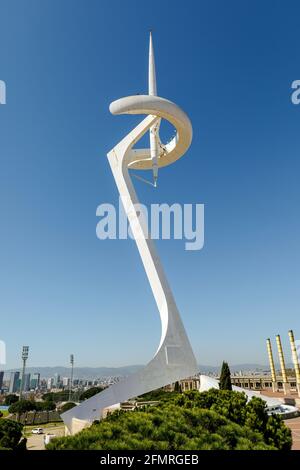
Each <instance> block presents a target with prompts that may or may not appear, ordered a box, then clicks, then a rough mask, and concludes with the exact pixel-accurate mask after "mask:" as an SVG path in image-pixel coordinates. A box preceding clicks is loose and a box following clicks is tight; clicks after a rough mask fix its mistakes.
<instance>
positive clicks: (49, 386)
mask: <svg viewBox="0 0 300 470" xmlns="http://www.w3.org/2000/svg"><path fill="white" fill-rule="evenodd" d="M53 383H54V380H53V377H50V378H49V379H48V380H47V390H51V389H52V388H53Z"/></svg>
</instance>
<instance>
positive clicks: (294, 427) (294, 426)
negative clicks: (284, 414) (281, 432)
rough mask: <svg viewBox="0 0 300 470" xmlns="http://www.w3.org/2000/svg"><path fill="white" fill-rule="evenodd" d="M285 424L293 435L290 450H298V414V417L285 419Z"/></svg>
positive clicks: (299, 438) (299, 428) (299, 427)
mask: <svg viewBox="0 0 300 470" xmlns="http://www.w3.org/2000/svg"><path fill="white" fill-rule="evenodd" d="M285 424H286V425H287V426H288V427H289V428H290V429H291V431H292V436H293V447H292V450H300V416H299V417H298V418H292V419H286V420H285Z"/></svg>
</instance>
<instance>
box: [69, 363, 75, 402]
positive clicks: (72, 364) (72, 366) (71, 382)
mask: <svg viewBox="0 0 300 470" xmlns="http://www.w3.org/2000/svg"><path fill="white" fill-rule="evenodd" d="M70 363H71V380H70V387H69V401H71V396H72V385H73V369H74V354H71V355H70Z"/></svg>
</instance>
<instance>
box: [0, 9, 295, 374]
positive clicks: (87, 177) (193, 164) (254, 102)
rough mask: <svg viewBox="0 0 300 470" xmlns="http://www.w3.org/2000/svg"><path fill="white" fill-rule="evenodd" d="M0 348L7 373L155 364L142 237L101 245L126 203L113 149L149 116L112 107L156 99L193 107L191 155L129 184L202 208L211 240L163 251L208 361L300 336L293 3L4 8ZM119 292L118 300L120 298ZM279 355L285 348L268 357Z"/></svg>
mask: <svg viewBox="0 0 300 470" xmlns="http://www.w3.org/2000/svg"><path fill="white" fill-rule="evenodd" d="M0 11H1V17H0V24H1V26H0V44H1V48H0V50H1V52H0V79H1V80H5V82H6V85H7V104H6V105H5V106H0V162H1V169H0V211H1V225H0V227H1V230H0V266H1V269H0V290H1V292H0V315H1V334H0V339H2V340H4V341H5V342H6V344H7V367H17V366H18V364H19V362H20V360H19V356H20V350H21V347H22V345H23V344H29V345H30V359H29V362H28V364H30V365H32V366H38V365H41V366H42V365H65V364H67V363H68V358H69V354H70V353H74V355H75V361H76V364H77V365H78V366H84V365H86V366H100V365H101V366H102V365H103V366H121V365H128V364H137V363H138V364H139V363H146V362H147V361H148V360H149V359H150V358H151V357H152V355H153V353H154V352H155V351H156V348H157V345H158V342H159V337H160V324H159V316H158V312H157V309H156V306H155V303H154V300H153V297H152V293H151V291H150V287H149V285H148V282H147V279H146V275H145V273H144V271H143V267H142V264H141V261H140V259H139V255H138V252H137V249H136V247H135V245H134V243H133V242H132V241H130V240H127V241H113V240H111V241H100V240H98V239H97V238H96V233H95V230H96V224H97V217H96V208H97V206H98V205H99V204H100V203H102V202H110V203H116V202H117V190H116V187H115V185H114V181H113V178H112V175H111V172H110V168H109V165H108V162H107V159H106V153H107V152H108V151H109V150H110V149H111V148H112V147H113V145H114V144H115V143H117V142H118V141H119V140H120V138H121V137H122V136H123V135H125V133H126V132H128V131H129V130H130V129H131V128H132V127H133V125H134V124H135V123H137V122H139V120H140V118H139V117H130V116H120V117H114V116H112V115H110V113H109V110H108V107H109V103H110V102H111V101H113V100H114V99H117V98H119V97H121V96H126V95H130V94H136V93H143V92H146V89H147V52H148V30H149V28H152V29H153V35H154V46H155V54H156V67H157V74H158V94H159V95H160V96H163V97H166V98H169V99H171V100H173V101H175V102H176V103H177V104H179V105H180V106H182V108H183V109H184V110H185V111H186V112H187V113H188V115H189V116H190V118H191V121H192V123H193V129H194V139H193V143H192V146H191V148H190V150H189V151H188V153H187V155H186V156H185V157H184V158H182V159H181V160H179V161H178V162H177V163H176V164H174V165H171V166H170V167H167V168H165V169H163V170H162V171H161V172H160V181H159V188H158V189H157V190H153V189H152V188H151V187H150V186H148V185H143V184H142V183H139V182H135V184H136V188H137V191H138V194H139V197H140V199H141V201H142V202H145V203H147V204H149V203H151V202H168V203H173V202H181V203H196V202H197V203H204V204H205V224H206V226H205V246H204V249H203V250H201V251H198V252H188V251H185V250H184V244H183V242H182V241H160V242H158V249H159V252H160V254H161V257H162V261H163V263H164V266H165V270H166V273H167V275H168V278H169V281H170V284H171V286H172V288H173V290H174V295H175V298H176V301H177V304H178V307H179V310H180V312H181V315H182V318H183V321H184V324H185V326H186V329H187V332H188V335H189V337H190V340H191V343H192V346H193V348H194V351H195V354H196V356H197V359H198V361H199V363H202V364H210V365H217V364H219V363H220V362H221V361H222V360H223V359H227V360H228V361H229V362H230V363H234V364H237V363H241V362H259V363H267V356H266V351H265V339H266V338H267V337H269V336H270V337H272V338H273V337H274V336H275V334H277V333H280V334H281V335H282V340H283V344H284V347H285V351H286V354H287V357H288V358H289V357H290V353H289V345H288V341H287V331H288V330H289V329H290V328H292V329H294V332H295V337H296V338H297V339H300V322H299V319H300V315H299V301H300V289H299V280H300V276H299V274H300V256H299V236H300V222H299V197H300V185H299V171H300V164H299V149H300V139H299V135H300V133H299V123H300V106H295V105H293V104H292V103H291V100H290V95H291V83H292V81H293V80H296V79H300V62H299V14H300V6H299V2H296V1H287V2H281V1H274V0H273V1H268V0H264V1H263V2H262V1H257V0H252V1H246V0H244V1H237V0H236V1H235V0H229V1H226V2H223V1H211V0H210V1H208V0H206V1H198V0H197V1H196V0H195V1H191V0H186V1H185V2H179V1H174V2H169V1H167V0H160V1H157V0H152V1H151V2H145V1H141V0H139V1H133V0H127V1H126V2H125V1H117V0H109V1H106V0H102V1H93V0H89V1H88V2H86V1H79V0H78V1H69V0H60V1H58V0H51V1H50V0H43V1H38V0H28V1H27V2H22V1H16V0H9V1H8V0H7V1H5V0H0ZM117 287H118V292H116V288H117ZM274 346H275V345H274Z"/></svg>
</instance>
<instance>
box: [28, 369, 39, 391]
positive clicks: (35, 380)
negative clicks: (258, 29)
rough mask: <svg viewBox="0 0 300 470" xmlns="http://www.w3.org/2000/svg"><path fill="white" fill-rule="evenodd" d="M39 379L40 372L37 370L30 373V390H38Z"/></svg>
mask: <svg viewBox="0 0 300 470" xmlns="http://www.w3.org/2000/svg"><path fill="white" fill-rule="evenodd" d="M40 381H41V374H40V373H39V372H36V373H35V374H32V376H31V380H30V390H39V388H40Z"/></svg>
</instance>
